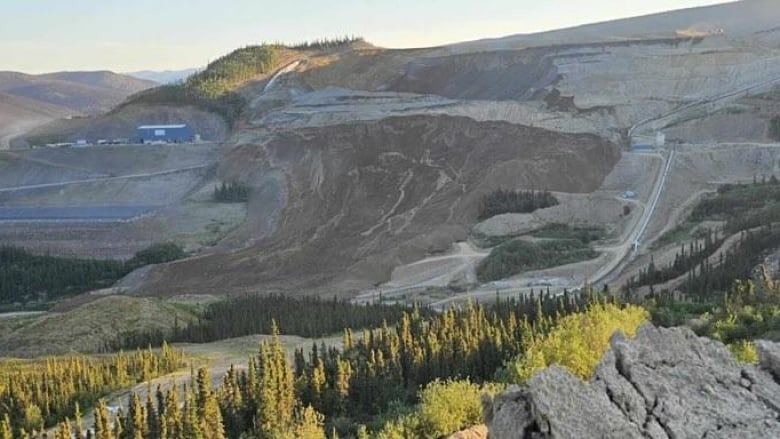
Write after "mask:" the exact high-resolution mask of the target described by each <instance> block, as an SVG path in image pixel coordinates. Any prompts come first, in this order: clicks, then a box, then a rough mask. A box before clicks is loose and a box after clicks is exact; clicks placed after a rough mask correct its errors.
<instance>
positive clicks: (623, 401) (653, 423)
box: [486, 325, 780, 439]
mask: <svg viewBox="0 0 780 439" xmlns="http://www.w3.org/2000/svg"><path fill="white" fill-rule="evenodd" d="M757 348H758V352H759V357H760V359H761V362H760V365H759V366H751V365H740V364H738V363H737V362H736V361H735V360H734V359H733V358H732V357H731V354H730V352H729V351H728V349H726V347H725V346H724V345H723V344H722V343H719V342H716V341H712V340H709V339H706V338H700V337H697V336H696V335H695V334H694V333H693V332H692V331H691V330H689V329H687V328H674V329H663V328H655V327H653V326H651V325H646V326H644V327H642V328H640V330H639V333H638V335H637V337H636V339H634V340H628V339H626V338H625V337H624V336H623V335H622V334H616V335H615V336H614V337H613V339H612V341H611V349H610V350H609V351H608V352H607V354H606V355H605V356H604V358H603V359H602V361H601V363H600V364H599V366H598V367H597V369H596V372H595V374H594V376H593V378H592V379H591V381H590V382H589V383H586V382H583V381H582V380H580V379H579V378H576V377H574V376H573V375H571V374H570V373H568V372H567V371H565V370H563V369H561V368H557V367H551V368H548V369H547V370H545V371H543V372H540V373H539V374H537V375H536V376H534V377H533V378H532V379H531V380H530V381H529V382H528V383H527V385H526V386H524V387H522V388H519V387H513V388H510V389H509V390H508V391H507V392H506V393H504V394H503V395H500V396H498V397H497V398H495V400H493V401H492V403H491V404H489V406H488V407H487V409H486V419H487V420H488V425H489V428H490V436H489V437H490V438H491V439H524V438H615V439H627V438H653V439H677V438H708V439H713V438H724V439H725V438H757V437H780V421H778V417H779V416H780V385H778V382H777V381H776V379H777V377H779V376H780V374H779V373H778V372H780V345H777V344H774V343H770V342H763V341H762V342H758V343H757Z"/></svg>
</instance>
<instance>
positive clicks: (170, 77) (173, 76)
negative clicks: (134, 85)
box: [126, 69, 202, 84]
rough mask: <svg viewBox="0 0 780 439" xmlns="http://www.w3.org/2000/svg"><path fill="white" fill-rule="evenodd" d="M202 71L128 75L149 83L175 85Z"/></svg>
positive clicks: (148, 71)
mask: <svg viewBox="0 0 780 439" xmlns="http://www.w3.org/2000/svg"><path fill="white" fill-rule="evenodd" d="M199 70H202V69H184V70H165V71H153V70H143V71H140V72H130V73H126V75H128V76H132V77H134V78H138V79H145V80H147V81H154V82H156V83H158V84H173V83H176V82H179V81H183V80H184V79H187V78H188V77H189V76H190V75H192V74H193V73H195V72H197V71H199Z"/></svg>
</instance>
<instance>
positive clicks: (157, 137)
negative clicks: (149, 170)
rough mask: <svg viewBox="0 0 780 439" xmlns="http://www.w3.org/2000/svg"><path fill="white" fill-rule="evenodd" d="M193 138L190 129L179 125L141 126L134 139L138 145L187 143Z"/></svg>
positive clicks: (193, 135) (193, 134)
mask: <svg viewBox="0 0 780 439" xmlns="http://www.w3.org/2000/svg"><path fill="white" fill-rule="evenodd" d="M194 137H195V133H193V131H192V128H190V127H189V126H187V125H185V124H179V125H141V126H139V127H138V132H137V133H136V138H137V140H138V143H144V144H154V143H189V142H192V140H193V138H194Z"/></svg>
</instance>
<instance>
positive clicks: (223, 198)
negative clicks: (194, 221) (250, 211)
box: [214, 181, 250, 203]
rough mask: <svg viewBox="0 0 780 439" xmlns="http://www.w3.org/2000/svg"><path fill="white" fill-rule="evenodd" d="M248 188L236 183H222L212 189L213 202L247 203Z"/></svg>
mask: <svg viewBox="0 0 780 439" xmlns="http://www.w3.org/2000/svg"><path fill="white" fill-rule="evenodd" d="M249 190H250V189H249V186H247V185H245V184H241V183H238V182H236V181H233V182H230V183H227V182H224V181H223V182H222V185H221V186H215V187H214V201H218V202H220V203H246V202H247V201H249Z"/></svg>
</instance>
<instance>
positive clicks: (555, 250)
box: [477, 239, 598, 282]
mask: <svg viewBox="0 0 780 439" xmlns="http://www.w3.org/2000/svg"><path fill="white" fill-rule="evenodd" d="M597 256H598V253H597V252H596V251H594V250H593V248H591V247H590V246H589V245H588V244H585V243H583V242H582V241H580V240H554V241H540V242H529V241H525V240H522V239H515V240H513V241H509V242H507V243H504V244H501V245H499V246H498V247H496V248H494V249H493V251H492V252H490V255H488V257H487V258H485V259H484V260H483V261H482V263H480V264H479V267H477V277H478V278H479V280H480V281H481V282H490V281H494V280H499V279H505V278H507V277H510V276H514V275H516V274H520V273H523V272H526V271H533V270H542V269H545V268H552V267H557V266H559V265H566V264H571V263H574V262H581V261H587V260H589V259H593V258H595V257H597Z"/></svg>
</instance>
